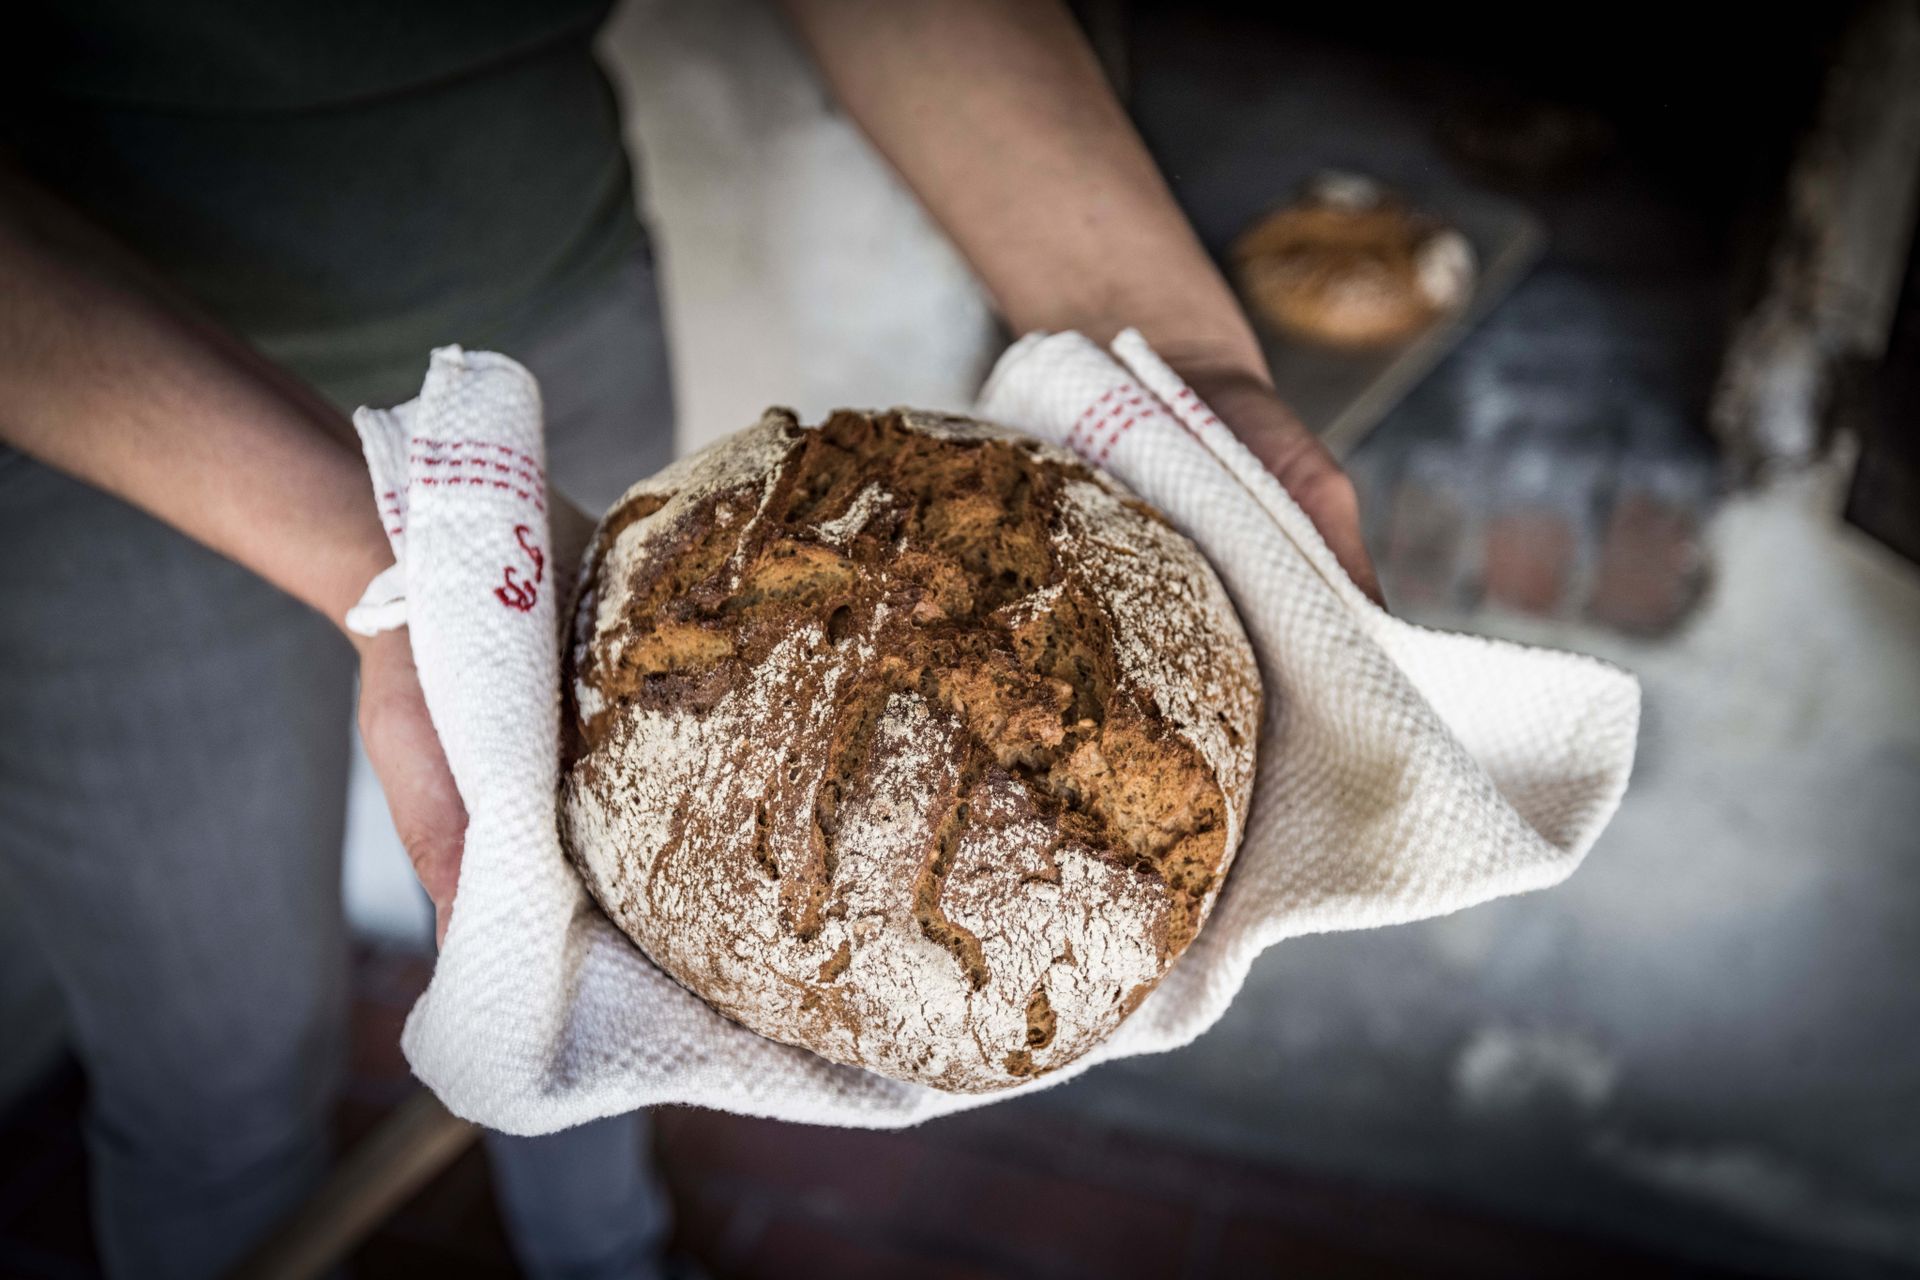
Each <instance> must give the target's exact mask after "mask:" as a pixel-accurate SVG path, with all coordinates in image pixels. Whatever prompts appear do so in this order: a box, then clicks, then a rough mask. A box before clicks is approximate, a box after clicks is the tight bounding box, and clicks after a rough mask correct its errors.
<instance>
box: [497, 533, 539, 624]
mask: <svg viewBox="0 0 1920 1280" xmlns="http://www.w3.org/2000/svg"><path fill="white" fill-rule="evenodd" d="M532 537H533V530H532V528H531V527H529V526H527V525H524V524H517V525H515V526H513V540H514V541H515V542H517V543H519V544H520V550H521V551H523V552H525V553H526V556H527V559H528V560H529V561H530V562H532V564H533V577H532V578H531V579H527V580H521V579H519V578H518V577H517V576H516V575H515V573H514V567H513V566H512V565H507V566H505V567H504V568H503V569H501V571H500V585H499V586H497V587H495V588H494V589H493V594H494V595H495V596H496V597H497V598H498V599H499V601H500V603H501V604H503V605H505V606H507V608H509V609H518V610H519V611H520V612H521V613H526V612H528V611H529V610H531V609H532V608H533V606H534V604H535V602H537V601H538V600H539V599H540V582H541V580H542V579H544V578H545V577H546V576H547V557H546V555H545V554H544V553H542V552H541V550H540V547H539V545H538V544H537V543H534V542H530V541H528V539H530V538H532Z"/></svg>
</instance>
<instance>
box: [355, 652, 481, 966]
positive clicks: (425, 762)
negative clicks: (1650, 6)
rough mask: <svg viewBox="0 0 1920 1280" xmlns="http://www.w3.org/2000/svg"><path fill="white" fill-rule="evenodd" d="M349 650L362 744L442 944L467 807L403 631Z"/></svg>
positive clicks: (463, 840) (456, 878)
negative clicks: (356, 660) (354, 654)
mask: <svg viewBox="0 0 1920 1280" xmlns="http://www.w3.org/2000/svg"><path fill="white" fill-rule="evenodd" d="M354 646H355V648H357V649H358V650H359V651H360V709H359V720H360V741H361V742H362V743H363V744H364V745H365V746H366V750H367V760H368V762H369V763H370V764H372V765H373V771H374V774H375V775H376V776H377V777H378V778H379V779H380V789H381V790H382V791H384V792H386V796H387V809H388V811H389V812H390V813H391V814H392V815H393V826H394V830H396V831H397V832H399V834H400V843H401V844H403V845H405V846H406V850H407V857H408V859H410V860H411V861H412V863H413V873H414V875H416V876H418V877H419V878H420V887H421V888H423V889H425V890H426V891H427V897H428V898H430V899H432V900H433V941H434V945H435V946H438V945H439V944H440V943H441V942H442V941H444V940H445V939H446V936H447V922H448V921H449V920H450V919H451V918H452V915H453V895H454V890H455V889H456V888H458V887H459V883H460V854H461V851H462V849H463V848H464V847H465V845H466V835H467V807H466V805H465V804H464V803H463V802H462V801H461V799H460V790H459V788H458V787H456V786H454V783H453V771H452V770H451V769H450V768H448V767H447V755H446V752H445V751H444V750H442V749H441V746H440V735H439V734H438V733H436V732H435V731H434V728H433V719H432V717H431V716H429V715H428V714H427V699H426V695H425V694H423V693H422V692H421V690H420V675H419V672H417V671H416V670H414V666H413V644H412V640H411V638H410V637H409V636H408V634H407V632H406V631H405V630H404V629H402V630H398V631H383V632H381V633H380V634H379V635H377V636H366V637H356V638H355V641H354Z"/></svg>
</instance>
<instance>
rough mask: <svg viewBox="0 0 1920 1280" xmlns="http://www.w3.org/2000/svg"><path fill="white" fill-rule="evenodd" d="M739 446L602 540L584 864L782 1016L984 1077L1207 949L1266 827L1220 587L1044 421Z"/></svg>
mask: <svg viewBox="0 0 1920 1280" xmlns="http://www.w3.org/2000/svg"><path fill="white" fill-rule="evenodd" d="M769 432H771V433H773V434H772V435H771V436H770V435H769V434H768V433H769ZM738 439H739V440H741V441H742V442H743V443H739V444H736V445H733V446H731V447H734V448H736V449H740V450H759V453H758V454H757V455H756V456H757V457H759V458H761V459H763V460H765V461H767V462H768V463H769V465H766V466H764V467H746V468H737V469H736V470H735V471H734V472H729V473H728V475H727V479H726V481H725V482H722V483H716V484H713V485H711V486H709V488H708V491H704V492H695V490H697V489H699V487H700V486H699V485H698V484H697V483H692V484H690V485H689V486H688V488H686V489H682V490H677V491H673V492H666V491H663V490H661V489H659V488H657V487H656V488H655V489H653V490H652V491H649V492H636V493H635V494H632V495H629V497H628V498H627V499H625V500H623V501H622V503H621V504H619V505H618V506H616V508H615V510H614V511H613V512H612V513H610V514H609V516H608V518H607V520H606V521H605V522H604V524H603V527H602V530H601V532H600V535H599V537H598V538H597V539H596V543H595V546H594V549H593V552H592V554H591V557H590V561H589V566H590V567H589V571H588V575H587V578H586V582H585V596H584V598H583V602H582V608H581V609H580V610H579V611H578V613H577V618H578V623H579V625H578V630H577V634H576V643H575V644H574V646H573V647H572V651H571V654H570V658H569V663H568V671H567V679H566V683H567V686H568V693H567V702H566V709H567V718H568V721H569V724H568V731H569V732H568V739H569V748H568V757H569V758H568V766H567V776H566V790H567V795H566V804H565V805H564V806H563V808H564V812H565V815H566V819H565V825H566V834H567V837H568V845H569V848H570V850H571V852H572V854H573V856H574V857H575V860H576V862H578V863H579V865H580V866H581V869H582V872H583V875H584V876H585V878H586V880H587V883H588V885H589V887H590V888H591V889H592V890H593V892H594V893H595V895H596V897H597V898H598V899H599V900H600V902H601V904H602V906H603V907H605V909H606V910H607V911H608V913H609V914H610V915H611V916H612V917H613V919H614V920H615V921H616V922H617V923H619V924H620V925H621V927H622V928H623V929H625V930H626V931H627V932H628V933H629V934H630V935H631V936H632V937H633V938H634V939H635V941H636V942H638V943H639V944H640V945H641V947H642V948H643V949H644V950H646V952H647V953H648V954H649V955H650V956H651V957H652V958H653V959H654V960H655V961H656V962H657V963H659V964H660V965H661V966H662V967H663V968H664V969H666V970H667V972H669V973H670V974H672V975H673V976H674V977H675V978H677V979H679V980H680V981H681V982H683V983H684V984H685V985H687V986H688V987H689V988H690V989H692V990H693V991H695V992H696V993H698V994H700V995H701V996H702V997H703V998H705V999H707V1000H708V1001H709V1003H712V1004H713V1005H714V1006H715V1007H716V1008H719V1009H720V1010H721V1011H722V1012H725V1013H727V1014H728V1015H729V1016H732V1017H734V1018H736V1019H737V1020H739V1021H741V1022H743V1023H745V1024H746V1025H747V1026H749V1027H751V1028H752V1029H754V1030H756V1031H759V1032H761V1033H762V1034H765V1035H768V1036H771V1037H773V1038H775V1039H780V1040H784V1041H787V1042H789V1043H794V1044H799V1045H803V1046H805V1047H807V1048H810V1049H813V1050H815V1051H816V1052H819V1053H821V1054H823V1055H825V1056H827V1057H830V1058H833V1059H835V1060H838V1061H842V1062H850V1063H855V1064H857V1065H862V1066H867V1067H870V1068H872V1069H874V1070H878V1071H882V1072H885V1073H887V1074H892V1075H897V1076H901V1077H903V1078H906V1079H915V1080H920V1081H923V1082H925V1083H929V1084H933V1085H937V1086H939V1087H943V1088H948V1089H958V1090H969V1091H971V1090H981V1089H991V1088H999V1087H1004V1086H1006V1085H1009V1084H1013V1083H1017V1082H1018V1081H1020V1080H1021V1079H1024V1078H1027V1077H1029V1076H1031V1075H1036V1074H1040V1073H1042V1072H1045V1071H1048V1070H1052V1069H1055V1068H1057V1067H1059V1066H1061V1065H1064V1064H1065V1063H1066V1062H1069V1061H1072V1060H1073V1059H1074V1058H1076V1057H1078V1056H1079V1055H1080V1054H1081V1053H1084V1052H1085V1051H1086V1050H1087V1049H1088V1048H1090V1047H1091V1046H1092V1045H1093V1044H1094V1043H1097V1042H1098V1040H1099V1039H1100V1038H1102V1037H1103V1036H1104V1035H1106V1034H1108V1033H1109V1032H1111V1030H1112V1029H1113V1027H1114V1026H1116V1025H1118V1023H1119V1021H1120V1020H1121V1018H1123V1017H1124V1016H1125V1014H1126V1012H1129V1011H1130V1010H1131V1008H1132V1007H1133V1006H1135V1005H1137V1003H1138V1001H1139V1000H1140V999H1141V998H1142V997H1143V996H1144V995H1145V994H1146V992H1147V991H1148V990H1151V988H1152V986H1153V984H1154V983H1156V982H1157V981H1158V980H1159V977H1160V976H1161V975H1162V974H1163V973H1164V972H1165V970H1166V967H1167V966H1168V965H1169V964H1171V963H1172V961H1173V959H1174V958H1175V957H1177V956H1178V955H1179V953H1180V952H1181V951H1182V950H1183V949H1184V948H1185V946H1186V945H1187V943H1188V942H1189V941H1190V940H1191V938H1192V937H1193V935H1194V933H1195V931H1196V930H1197V929H1198V928H1199V926H1200V923H1201V921H1202V920H1203V919H1204V916H1205V914H1206V912H1207V910H1208V909H1209V908H1210V906H1211V904H1212V902H1213V899H1214V896H1215V895H1216V894H1217V892H1218V888H1219V883H1220V880H1221V877H1222V876H1223V875H1224V872H1225V868H1226V866H1227V863H1228V860H1229V859H1230V857H1231V853H1232V846H1233V844H1234V843H1235V842H1236V841H1237V838H1238V833H1239V830H1240V829H1241V826H1242V823H1243V821H1244V817H1245V805H1246V798H1247V792H1248V790H1249V788H1250V785H1251V773H1252V743H1253V741H1254V737H1255V734H1256V730H1257V722H1258V715H1259V686H1258V675H1257V671H1256V670H1255V668H1254V665H1253V662H1252V656H1251V652H1250V650H1249V649H1248V647H1247V645H1246V641H1245V638H1244V636H1243V635H1242V634H1241V633H1240V632H1239V629H1238V625H1237V622H1235V621H1234V620H1233V618H1232V615H1231V611H1230V609H1228V607H1227V606H1226V604H1225V599H1224V593H1223V592H1222V591H1221V588H1220V586H1219V583H1218V581H1217V580H1216V579H1214V578H1213V575H1212V573H1211V571H1210V570H1209V569H1207V567H1206V566H1205V563H1204V561H1202V560H1201V559H1200V558H1199V556H1198V553H1197V552H1195V551H1193V549H1192V547H1191V546H1190V544H1186V543H1185V541H1184V539H1180V538H1179V537H1178V535H1177V534H1174V533H1173V532H1172V530H1171V529H1168V528H1167V527H1166V526H1165V525H1164V523H1163V522H1161V521H1159V519H1158V517H1157V516H1155V515H1153V514H1152V513H1150V512H1149V511H1147V509H1146V508H1144V507H1143V506H1141V504H1139V503H1137V502H1135V501H1133V500H1131V499H1128V498H1126V497H1125V496H1124V495H1123V494H1120V493H1119V492H1118V491H1117V490H1115V489H1114V488H1113V487H1112V486H1111V485H1110V484H1108V483H1107V482H1104V481H1100V480H1096V478H1095V477H1093V476H1092V475H1091V474H1090V473H1088V472H1086V471H1085V470H1084V469H1083V468H1082V467H1080V466H1079V464H1077V463H1076V462H1073V461H1071V460H1070V459H1068V458H1067V457H1066V456H1065V455H1060V454H1058V453H1055V452H1054V451H1051V450H1046V449H1044V448H1042V447H1041V446H1038V445H1037V444H1035V443H1033V442H1029V441H1022V440H1018V439H1016V438H1008V437H1002V436H999V435H995V434H990V433H985V432H980V431H977V430H974V429H972V427H971V425H970V424H965V423H963V422H953V421H946V422H937V421H928V420H923V419H910V418H909V417H907V416H905V415H902V414H899V413H893V414H884V415H874V416H870V415H865V414H855V413H846V412H843V413H838V414H835V415H833V416H832V417H831V418H830V419H829V420H828V421H827V422H826V423H825V424H824V425H823V426H821V427H820V428H818V429H817V430H813V431H803V430H800V429H798V428H797V427H795V426H793V425H792V423H791V419H790V418H789V419H784V420H771V422H770V425H769V424H763V428H762V429H761V431H760V434H759V435H753V434H752V433H743V437H741V438H738ZM722 447H723V448H726V447H729V446H722ZM723 470H724V468H723ZM1095 526H1098V528H1097V529H1096V528H1095ZM1129 540H1131V541H1129ZM1096 542H1099V543H1100V544H1101V545H1098V546H1096V545H1094V544H1095V543H1096ZM1116 548H1120V549H1121V550H1116ZM1143 549H1145V551H1146V553H1147V555H1150V556H1151V557H1154V558H1157V559H1158V563H1152V564H1132V563H1128V561H1129V560H1139V559H1142V558H1145V557H1143ZM1123 552H1124V554H1123ZM1083 560H1084V562H1085V566H1083V565H1082V563H1081V561H1083ZM1099 566H1105V568H1104V569H1101V568H1099ZM1128 574H1131V575H1133V576H1134V577H1136V578H1139V577H1143V576H1145V575H1154V576H1156V580H1155V581H1152V582H1146V583H1143V584H1141V589H1138V590H1135V591H1134V592H1133V594H1132V595H1129V594H1128V593H1127V591H1126V590H1125V589H1123V585H1117V584H1116V582H1115V581H1113V579H1114V578H1115V575H1119V576H1121V577H1125V576H1126V575H1128ZM1103 575H1104V576H1103ZM1147 590H1152V591H1153V592H1155V593H1156V597H1155V598H1156V599H1158V600H1160V601H1161V602H1162V603H1161V604H1160V605H1158V606H1157V607H1159V608H1160V609H1161V610H1162V612H1163V615H1164V616H1163V618H1162V619H1161V621H1162V622H1163V623H1164V626H1163V627H1161V628H1159V629H1160V630H1161V631H1162V635H1161V636H1159V637H1143V636H1141V635H1138V634H1134V633H1135V632H1140V631H1146V630H1149V629H1153V628H1149V627H1147V626H1144V625H1143V622H1144V619H1143V617H1141V616H1140V613H1141V606H1140V605H1139V603H1138V600H1143V599H1146V598H1147V596H1146V591H1147ZM1136 597H1137V598H1136ZM1223 619H1224V622H1223ZM1117 628H1126V633H1125V634H1119V635H1117V634H1116V629H1117ZM1168 640H1178V641H1180V642H1183V650H1186V651H1183V652H1181V653H1177V654H1175V653H1160V654H1158V655H1152V654H1150V653H1149V651H1151V650H1152V649H1153V648H1154V647H1155V645H1156V643H1159V644H1160V646H1161V647H1162V648H1165V647H1166V645H1165V643H1163V642H1165V641H1168ZM1143 653H1148V654H1149V656H1148V657H1144V658H1143V656H1142V654H1143ZM1175 686H1180V687H1178V688H1176V687H1175ZM1203 703H1204V704H1207V712H1208V714H1207V715H1206V716H1205V717H1202V716H1200V715H1198V714H1197V713H1196V711H1195V707H1196V706H1199V705H1201V704H1203ZM1214 704H1217V705H1214ZM1201 719H1205V720H1206V721H1207V724H1208V727H1207V729H1206V730H1205V731H1204V732H1203V731H1201V729H1199V728H1198V727H1197V722H1198V721H1199V720H1201ZM663 809H664V810H670V813H663V812H661V811H662V810H663ZM1076 944H1077V945H1076Z"/></svg>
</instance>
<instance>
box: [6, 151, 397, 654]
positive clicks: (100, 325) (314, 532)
mask: <svg viewBox="0 0 1920 1280" xmlns="http://www.w3.org/2000/svg"><path fill="white" fill-rule="evenodd" d="M0 440H4V441H5V442H6V443H7V444H9V445H12V446H13V447H14V448H16V449H18V450H20V451H21V452H22V453H25V454H28V455H29V456H32V457H34V458H37V459H39V460H40V461H42V462H44V463H46V464H47V465H49V466H52V467H54V468H56V469H58V470H61V471H64V472H67V473H68V474H70V475H73V476H75V477H77V478H78V479H81V480H83V481H85V482H87V483H88V484H91V485H93V486H95V487H97V488H100V489H104V490H106V491H108V492H110V493H113V494H115V495H116V496H118V497H120V498H122V499H124V500H126V501H128V502H130V503H132V504H133V505H135V506H138V507H140V508H142V509H144V510H146V511H147V512H149V513H151V514H152V515H154V516H156V517H158V518H159V519H161V520H163V521H165V522H166V523H168V524H170V525H172V526H174V527H175V528H177V529H179V530H181V531H182V532H184V533H186V534H187V535H189V536H190V537H193V538H195V539H196V540H198V541H200V542H202V543H205V544H206V545H207V546H209V547H211V548H213V549H214V550H216V551H218V552H220V553H222V554H223V555H226V556H228V557H229V558H231V559H233V560H236V561H238V562H239V563H241V564H243V565H245V566H247V567H248V568H250V569H252V570H254V571H255V572H256V573H259V574H260V575H261V576H262V577H264V578H266V579H267V580H268V581H270V582H272V583H274V584H275V585H276V586H278V587H280V588H282V589H283V590H285V591H287V592H288V593H289V594H291V595H293V596H295V597H296V598H298V599H300V600H303V601H305V602H306V603H307V604H310V605H312V606H313V607H314V608H316V609H318V610H319V611H320V612H322V613H324V614H325V615H326V616H328V617H329V618H331V619H333V620H334V621H335V622H336V623H338V622H339V621H340V620H341V618H342V616H343V615H344V613H345V611H346V609H347V608H348V607H349V606H350V605H351V604H352V603H353V602H354V600H355V599H356V598H357V597H358V596H359V593H360V591H361V589H362V588H364V587H365V585H366V583H367V580H368V579H369V578H370V577H372V576H373V574H374V573H376V572H377V571H378V570H379V569H380V568H381V567H383V566H384V565H385V564H386V563H387V562H388V561H389V560H391V558H392V557H391V553H390V550H389V548H388V546H387V544H386V539H385V534H384V531H383V530H382V528H381V523H380V517H379V513H378V510H377V508H376V507H375V504H374V502H373V498H372V495H371V492H370V490H369V487H368V483H367V475H366V468H365V466H364V464H363V463H362V461H361V458H360V454H359V450H358V448H357V447H356V445H355V444H354V441H353V435H352V428H351V426H350V425H349V424H348V423H347V422H346V421H345V420H344V419H343V418H342V417H341V416H340V414H339V413H337V412H336V411H334V410H333V409H332V408H331V407H330V406H328V405H327V404H326V403H325V402H324V401H322V400H321V399H320V398H319V397H318V396H317V395H315V394H314V393H313V392H312V391H310V390H309V389H307V388H305V387H304V386H302V385H301V384H299V382H298V381H297V380H295V379H294V378H292V377H291V376H289V375H287V374H286V373H284V372H283V371H281V370H279V369H277V368H275V367H274V366H273V365H272V364H270V363H269V362H268V361H266V360H265V359H263V358H262V357H260V356H259V355H257V354H256V353H254V352H253V351H251V350H250V349H248V348H247V347H246V346H245V345H244V344H242V343H240V342H239V341H238V340H236V339H234V338H233V337H231V336H230V335H228V334H226V333H224V332H222V331H221V330H220V329H219V328H218V327H217V326H215V325H213V324H212V323H210V322H208V321H206V320H203V319H201V318H199V317H197V316H195V315H194V314H192V312H191V310H190V309H189V308H187V307H185V306H183V305H182V304H181V303H179V302H178V301H177V300H176V299H174V298H173V297H172V296H170V294H169V293H168V291H167V290H166V289H165V288H164V287H163V286H162V285H160V284H159V283H158V282H156V281H154V280H153V279H151V278H150V277H149V276H148V275H147V274H146V273H145V272H144V271H143V270H142V269H141V268H140V267H139V265H138V264H137V263H135V262H133V261H132V260H131V259H130V258H129V257H128V256H127V255H126V254H125V253H124V252H123V251H122V250H120V249H119V248H118V247H116V246H114V245H112V244H111V243H110V242H107V241H106V240H105V238H104V237H103V236H101V235H100V234H99V233H98V232H96V231H94V230H93V229H92V228H90V227H89V226H87V225H86V224H85V223H84V222H83V221H81V220H80V219H78V218H77V217H76V216H75V215H74V214H73V213H72V212H71V211H70V210H68V209H66V207H65V206H64V205H62V204H61V203H59V202H58V201H56V200H54V199H53V198H51V197H50V196H48V195H46V193H44V192H42V191H40V190H39V189H38V188H36V187H34V186H32V185H31V184H30V183H28V182H26V181H25V180H23V179H21V178H19V177H18V176H17V175H15V174H13V173H11V172H9V171H7V170H5V169H3V168H0Z"/></svg>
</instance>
